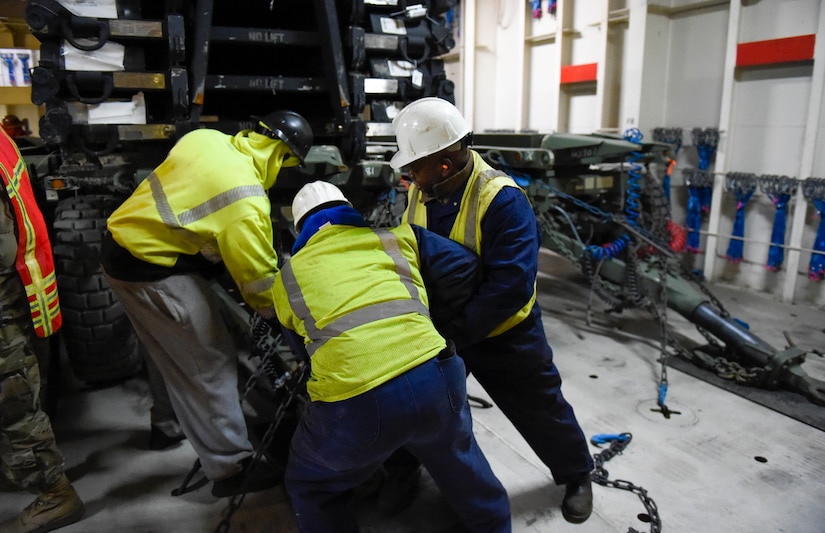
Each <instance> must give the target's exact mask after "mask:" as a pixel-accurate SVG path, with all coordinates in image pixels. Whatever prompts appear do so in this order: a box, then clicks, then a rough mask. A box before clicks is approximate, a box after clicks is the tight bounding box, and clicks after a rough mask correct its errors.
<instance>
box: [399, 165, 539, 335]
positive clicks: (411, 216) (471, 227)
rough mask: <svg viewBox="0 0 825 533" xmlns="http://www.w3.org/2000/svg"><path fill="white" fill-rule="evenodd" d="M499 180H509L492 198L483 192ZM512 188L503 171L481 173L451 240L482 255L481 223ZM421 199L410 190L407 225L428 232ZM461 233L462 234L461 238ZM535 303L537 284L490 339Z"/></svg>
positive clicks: (471, 185) (472, 183) (467, 191)
mask: <svg viewBox="0 0 825 533" xmlns="http://www.w3.org/2000/svg"><path fill="white" fill-rule="evenodd" d="M473 158H474V164H475V165H479V164H480V163H482V160H481V157H480V156H478V155H477V154H475V153H474V154H473ZM498 178H506V181H505V180H502V181H500V182H498V183H493V184H492V186H493V187H494V188H493V189H492V194H490V193H489V192H488V191H485V190H484V189H485V187H487V185H488V184H489V183H490V182H491V181H493V180H496V179H498ZM508 181H509V183H508ZM510 183H512V185H510ZM510 186H512V187H517V185H516V183H515V182H514V181H513V179H512V178H511V177H510V176H508V175H507V174H505V173H504V172H501V171H500V170H496V169H492V168H488V169H485V170H482V171H481V172H479V173H478V175H476V176H475V178H474V177H473V175H471V176H470V180H469V182H468V184H467V187H466V189H465V190H464V194H463V195H462V197H461V205H460V207H459V211H458V215H456V219H455V221H454V222H453V227H452V229H451V230H450V239H452V240H454V241H456V242H460V243H461V244H463V245H464V246H466V247H468V248H470V249H471V250H473V251H474V252H475V253H476V254H477V255H480V248H481V220H482V219H483V218H484V215H485V214H486V213H487V208H489V207H490V204H491V203H492V201H493V198H495V196H496V195H497V194H498V192H499V191H500V190H501V189H502V188H504V187H510ZM519 190H521V188H519ZM522 192H524V191H522ZM421 195H422V192H421V189H419V188H418V187H416V186H415V185H413V186H412V187H411V188H410V198H409V200H408V202H407V222H409V223H410V224H416V225H418V226H421V227H424V228H426V227H427V208H426V206H425V205H424V204H423V203H421ZM462 224H463V225H464V228H463V231H461V226H462ZM459 233H460V234H461V236H460V238H459ZM535 303H536V284H535V283H534V284H533V294H532V295H531V296H530V299H529V300H528V301H527V303H526V304H525V305H524V307H522V308H521V309H519V310H518V311H517V312H516V314H515V315H513V316H511V317H510V318H508V319H507V320H505V321H504V322H502V323H501V324H499V325H498V326H496V327H495V328H494V329H493V331H491V332H490V334H489V335H487V336H488V337H495V336H496V335H501V334H502V333H504V332H505V331H507V330H509V329H511V328H512V327H514V326H515V325H517V324H519V323H520V322H521V321H522V320H524V319H525V318H527V315H529V314H530V311H531V310H532V309H533V305H534V304H535Z"/></svg>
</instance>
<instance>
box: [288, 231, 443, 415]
mask: <svg viewBox="0 0 825 533" xmlns="http://www.w3.org/2000/svg"><path fill="white" fill-rule="evenodd" d="M274 294H275V305H276V309H277V310H278V319H279V320H280V321H281V323H282V324H283V325H284V326H286V327H287V328H289V329H291V330H293V331H295V332H297V333H298V334H299V335H301V336H302V337H303V338H304V341H305V344H306V348H307V352H308V353H309V354H310V356H311V357H312V373H311V376H310V379H309V381H308V383H307V391H308V393H309V396H310V398H311V399H312V400H313V401H324V402H335V401H341V400H346V399H347V398H352V397H354V396H357V395H359V394H362V393H364V392H366V391H369V390H371V389H374V388H375V387H377V386H379V385H381V384H382V383H385V382H387V381H389V380H390V379H392V378H394V377H396V376H399V375H401V374H403V373H404V372H406V371H408V370H410V369H412V368H415V367H416V366H418V365H420V364H421V363H423V362H425V361H427V360H429V359H431V358H433V357H435V356H436V355H437V354H438V353H439V352H440V351H441V350H443V349H444V348H445V347H446V342H445V340H444V339H443V338H442V337H441V335H439V333H438V332H437V331H436V329H435V327H434V326H433V323H432V321H431V320H430V318H429V311H428V307H427V305H428V301H427V292H426V290H425V288H424V282H423V280H422V278H421V272H420V270H419V268H418V245H417V242H416V239H415V235H414V234H413V232H412V229H411V228H410V227H409V225H406V224H404V225H401V226H399V227H397V228H392V229H390V230H386V229H382V230H372V229H370V228H365V227H354V226H346V225H329V226H323V227H321V229H319V230H318V232H317V233H316V234H315V235H313V236H312V237H311V238H310V239H309V241H308V242H307V244H306V245H305V246H304V247H303V248H302V249H301V250H300V251H299V252H298V253H296V254H295V255H294V256H293V257H292V259H290V261H289V263H287V264H286V265H284V267H283V268H282V269H281V271H280V272H279V273H278V276H277V278H276V280H275V288H274Z"/></svg>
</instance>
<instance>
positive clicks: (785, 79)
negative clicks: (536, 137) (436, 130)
mask: <svg viewBox="0 0 825 533" xmlns="http://www.w3.org/2000/svg"><path fill="white" fill-rule="evenodd" d="M462 3H463V4H472V12H474V13H475V17H474V20H475V25H476V28H475V34H476V38H475V42H474V43H468V42H463V43H462V48H461V49H462V53H461V57H462V59H461V61H465V60H466V58H467V57H468V56H467V54H473V57H474V60H475V67H474V68H472V69H470V70H469V72H468V71H467V70H464V71H462V72H464V73H465V77H464V80H463V83H468V84H472V85H473V88H472V95H473V98H472V100H473V102H472V109H470V110H467V109H465V110H464V111H465V114H470V115H471V116H472V120H473V121H474V123H475V124H474V126H475V128H476V130H477V131H483V130H490V129H516V130H518V129H532V130H537V131H540V132H551V131H556V130H558V131H561V132H573V133H591V132H593V131H596V130H597V129H603V130H607V131H616V132H622V131H624V130H625V129H627V128H629V127H634V126H637V127H639V128H640V129H641V130H642V132H643V133H644V134H645V138H646V139H648V140H650V139H652V130H653V128H656V127H681V128H683V139H684V144H683V148H682V150H681V152H680V154H679V157H678V160H677V170H676V172H675V173H674V176H673V179H672V186H673V191H672V198H673V203H672V208H673V219H674V220H675V221H676V222H678V223H682V224H683V223H684V222H685V206H686V204H687V190H686V188H685V187H684V182H683V178H682V173H681V169H685V168H696V167H697V165H698V157H697V155H696V150H695V147H694V146H693V144H692V140H691V130H692V129H693V128H694V127H700V128H708V127H719V125H720V124H723V123H724V124H728V126H729V127H728V129H727V130H726V131H723V132H721V133H722V139H721V141H720V153H723V156H721V157H720V159H721V165H722V166H723V167H724V168H722V167H721V166H720V167H715V166H714V167H712V170H714V171H716V172H717V173H718V175H717V180H722V183H724V173H725V172H727V171H739V172H753V173H755V174H757V175H760V174H785V175H789V176H792V177H797V178H804V177H807V176H801V175H800V172H802V171H803V167H806V166H805V165H804V164H803V160H804V158H805V154H804V153H803V152H804V149H803V147H805V146H806V142H807V143H810V142H811V139H810V137H817V138H818V139H825V123H823V120H822V118H821V117H820V116H812V111H813V112H814V114H817V113H815V112H816V111H817V110H818V109H817V108H820V107H821V106H822V105H823V104H825V100H823V99H824V98H825V96H823V92H825V91H823V89H822V84H821V83H817V82H815V80H816V79H817V77H816V75H814V69H815V67H813V66H811V65H810V64H802V65H785V66H775V67H770V68H759V69H736V70H735V71H734V75H732V76H730V79H726V78H727V76H726V72H732V71H733V68H732V65H733V64H732V61H733V59H735V45H736V44H737V43H744V42H751V41H761V40H767V39H777V38H783V37H793V36H799V35H806V34H816V33H818V32H820V31H821V30H820V29H821V27H822V25H823V22H822V20H823V17H822V14H821V13H820V10H821V9H823V8H822V7H821V2H820V0H770V1H752V0H731V1H730V2H724V1H721V2H712V1H707V0H670V1H668V0H657V1H653V0H558V4H559V10H560V14H561V16H562V18H561V19H556V18H554V17H551V16H550V15H549V14H548V13H547V12H546V6H547V0H544V1H543V2H542V9H543V10H544V13H543V16H542V18H541V19H534V18H533V17H532V16H531V14H530V3H529V2H524V1H523V0H462ZM463 7H464V8H465V9H466V5H465V6H463ZM733 10H735V12H734V11H733ZM733 15H736V16H735V17H734V16H733ZM608 19H609V20H610V22H607V21H608ZM730 21H735V22H736V21H738V24H736V25H735V26H734V27H735V28H736V32H737V35H735V36H733V38H732V39H729V38H728V28H729V23H730ZM542 36H545V37H542ZM823 38H825V36H824V37H823ZM820 44H822V43H820ZM817 57H819V56H817ZM822 59H823V60H824V61H825V57H823V58H822ZM726 61H728V62H729V63H728V64H729V65H730V66H728V67H726ZM597 62H598V63H606V64H601V65H600V71H599V72H600V80H599V84H579V85H574V86H561V87H560V85H559V82H558V80H559V72H560V69H561V66H562V65H580V64H585V63H597ZM726 68H727V69H728V70H727V71H726ZM725 86H727V87H728V90H727V92H724V91H723V88H724V87H725ZM722 113H725V116H722ZM818 115H821V113H818ZM812 121H813V122H812ZM820 144H821V142H818V143H817V144H816V146H818V145H820ZM822 152H823V151H820V150H814V151H813V154H812V155H811V156H810V162H809V164H808V165H807V167H806V168H809V169H810V170H811V175H813V176H815V177H825V153H822ZM720 192H721V194H720V197H719V198H717V202H718V205H717V206H716V209H717V216H716V219H717V220H715V221H714V227H712V228H711V227H709V226H708V222H709V221H707V220H706V221H705V223H704V224H703V227H702V230H703V232H710V233H711V235H712V236H713V239H711V240H712V241H715V248H714V249H713V250H710V251H707V250H705V251H704V252H703V253H701V254H698V255H697V256H693V257H691V256H686V257H685V259H684V260H685V263H686V264H687V265H688V266H690V267H691V268H697V269H702V268H703V266H705V265H710V266H711V267H712V272H705V274H706V276H708V277H710V278H711V279H716V280H721V281H725V282H728V283H732V284H735V285H739V286H744V287H750V288H753V289H754V290H758V291H763V292H766V293H769V294H771V295H774V296H776V298H777V299H779V298H783V297H786V296H783V287H784V292H788V291H790V294H791V296H790V298H792V299H793V300H795V301H798V302H806V303H814V304H818V305H822V304H825V283H816V282H813V281H810V280H808V279H807V267H808V262H809V261H810V251H809V250H808V249H809V248H810V247H811V246H812V244H813V239H814V235H815V232H816V229H817V226H818V220H817V219H814V218H813V214H814V210H813V209H812V208H811V207H809V206H808V205H807V202H805V201H804V199H802V198H801V196H800V197H797V198H796V199H795V200H794V201H792V204H793V205H792V206H791V211H790V213H789V218H788V226H787V232H786V241H785V242H786V245H787V246H789V247H790V246H791V244H790V242H791V237H792V236H794V238H796V239H797V240H799V244H798V245H796V250H797V257H798V262H797V264H796V265H795V266H796V268H795V269H794V271H793V272H786V271H784V270H783V271H780V272H778V273H774V272H769V271H767V270H766V269H765V262H766V260H767V253H768V249H769V245H770V232H771V228H772V225H773V220H774V214H775V209H774V207H773V205H772V204H771V202H770V200H769V199H768V198H766V197H765V195H763V194H761V193H757V195H756V196H755V197H754V199H753V200H751V202H750V203H749V204H748V210H747V218H746V220H747V222H746V234H745V238H746V243H745V247H744V248H745V257H744V261H743V262H742V263H740V264H738V265H732V264H729V263H728V262H727V261H726V260H724V259H723V256H724V254H725V252H726V250H727V246H728V242H729V235H730V231H731V228H732V224H733V217H734V214H735V200H734V199H733V195H732V193H727V192H725V191H723V190H722V191H720ZM800 200H801V201H800ZM794 210H802V211H804V212H799V214H798V215H797V217H798V219H799V222H798V223H796V222H794ZM800 237H801V238H800ZM707 240H708V238H707V236H706V235H703V239H702V242H703V246H704V243H706V242H707ZM789 251H790V248H789V249H786V253H785V256H786V263H785V266H787V265H788V256H789ZM705 253H710V254H714V256H713V257H712V258H710V257H705ZM708 259H712V260H711V261H710V262H708ZM792 266H793V265H792ZM789 288H790V289H789Z"/></svg>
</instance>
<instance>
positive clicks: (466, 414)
mask: <svg viewBox="0 0 825 533" xmlns="http://www.w3.org/2000/svg"><path fill="white" fill-rule="evenodd" d="M465 378H466V369H465V367H464V363H463V361H462V360H461V358H459V357H457V356H451V357H449V358H447V359H443V360H439V359H432V360H430V361H428V362H426V363H424V364H422V365H420V366H418V367H416V368H414V369H412V370H410V371H408V372H407V373H405V374H403V375H401V376H399V377H397V378H395V379H393V380H390V381H389V382H387V383H384V384H383V385H381V386H379V387H377V388H376V389H373V390H371V391H368V392H366V393H364V394H360V395H358V396H356V397H354V398H351V399H348V400H344V401H340V402H312V403H311V404H310V405H309V406H308V408H307V410H306V411H305V413H304V414H303V415H302V417H301V422H300V425H299V427H298V429H297V430H296V432H295V434H294V436H293V438H292V443H291V446H290V457H289V461H288V463H287V469H286V475H285V480H284V481H285V484H286V488H287V492H288V493H289V496H290V499H291V501H292V506H293V510H294V512H295V517H296V519H297V521H298V526H299V528H300V530H301V531H302V532H303V533H337V532H341V533H351V532H356V531H358V524H357V522H356V519H355V516H354V515H353V513H352V511H351V510H350V507H349V503H350V499H351V493H352V489H353V488H355V487H357V486H359V485H361V484H362V483H364V482H365V481H366V480H367V479H368V478H369V477H370V476H371V475H372V474H373V473H374V472H375V471H376V470H377V469H378V468H379V467H380V466H381V464H382V463H383V462H384V461H385V460H386V459H387V457H389V456H390V455H391V454H392V453H393V452H395V451H396V450H398V449H399V448H401V447H402V446H403V447H404V448H406V449H407V450H408V451H409V452H410V453H412V454H413V455H414V456H415V457H416V458H418V460H420V461H421V463H422V464H423V465H424V467H426V468H427V470H428V471H429V473H430V475H431V476H432V478H433V480H434V481H435V483H436V484H437V485H438V487H439V489H440V490H441V492H442V493H443V495H444V497H445V498H446V499H447V500H448V501H449V503H450V505H451V506H452V507H453V509H454V510H455V511H456V513H457V514H458V515H459V517H460V518H461V520H462V522H463V523H464V525H465V526H466V527H467V528H468V529H469V530H470V531H472V532H490V533H493V532H495V533H506V532H509V531H511V526H510V503H509V500H508V497H507V493H506V491H505V489H504V487H503V486H502V485H501V483H500V482H499V480H498V479H497V478H496V477H495V475H494V474H493V472H492V470H491V469H490V465H489V463H488V462H487V459H486V458H485V457H484V454H483V453H482V451H481V449H480V448H479V447H478V443H477V442H476V440H475V437H474V436H473V431H472V418H471V416H470V408H469V405H468V404H467V390H466V381H465Z"/></svg>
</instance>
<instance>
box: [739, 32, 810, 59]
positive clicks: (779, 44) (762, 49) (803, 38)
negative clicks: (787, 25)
mask: <svg viewBox="0 0 825 533" xmlns="http://www.w3.org/2000/svg"><path fill="white" fill-rule="evenodd" d="M814 44H816V35H815V34H811V35H800V36H798V37H786V38H784V39H771V40H768V41H754V42H751V43H740V44H739V45H737V46H736V66H737V67H751V66H755V65H772V64H775V63H790V62H794V61H808V60H811V59H813V58H814Z"/></svg>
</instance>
